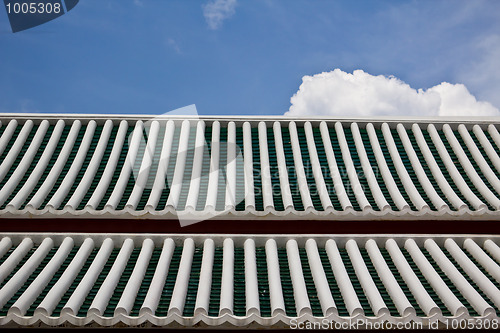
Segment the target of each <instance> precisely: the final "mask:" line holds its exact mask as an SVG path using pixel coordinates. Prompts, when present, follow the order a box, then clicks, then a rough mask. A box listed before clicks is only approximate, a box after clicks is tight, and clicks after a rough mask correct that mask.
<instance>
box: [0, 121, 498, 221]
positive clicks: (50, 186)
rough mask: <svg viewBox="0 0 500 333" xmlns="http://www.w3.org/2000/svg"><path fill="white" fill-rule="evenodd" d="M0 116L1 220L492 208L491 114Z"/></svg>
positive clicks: (421, 213)
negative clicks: (425, 116)
mask: <svg viewBox="0 0 500 333" xmlns="http://www.w3.org/2000/svg"><path fill="white" fill-rule="evenodd" d="M94 118H95V120H94ZM0 120H1V122H2V125H1V127H0V134H1V137H0V214H1V215H3V216H10V217H13V216H15V217H31V216H35V217H56V216H61V217H68V216H80V217H89V216H96V217H120V218H136V217H139V218H161V219H170V218H177V217H181V218H185V219H188V220H193V219H205V218H209V217H213V216H216V217H217V218H219V219H227V218H229V219H237V218H245V219H246V218H255V217H257V216H258V217H262V218H271V219H277V218H283V217H284V216H286V218H290V219H291V218H294V219H331V218H332V217H335V219H374V218H376V219H423V218H425V219H449V218H464V219H471V218H473V219H481V220H485V219H498V216H500V212H499V208H500V180H499V179H500V157H499V155H500V148H499V147H500V134H499V133H498V129H497V127H498V119H496V118H484V119H480V118H474V119H473V118H471V119H458V120H457V119H455V120H453V119H447V118H444V119H443V118H434V119H403V118H401V119H390V118H379V119H362V118H358V119H347V118H345V119H325V118H311V119H301V118H286V117H248V118H247V117H202V118H199V117H196V118H195V117H180V116H174V117H156V116H111V115H110V116H91V115H85V116H84V115H77V116H70V115H64V116H61V115H28V114H15V115H6V116H5V115H4V116H1V117H0Z"/></svg>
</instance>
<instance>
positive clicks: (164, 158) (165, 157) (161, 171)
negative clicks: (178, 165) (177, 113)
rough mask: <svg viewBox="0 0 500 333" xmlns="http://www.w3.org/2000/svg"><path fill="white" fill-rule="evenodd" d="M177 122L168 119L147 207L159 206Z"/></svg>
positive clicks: (151, 208)
mask: <svg viewBox="0 0 500 333" xmlns="http://www.w3.org/2000/svg"><path fill="white" fill-rule="evenodd" d="M174 133H175V123H174V122H173V121H172V120H169V121H167V123H166V124H165V135H164V138H163V146H162V149H161V154H160V161H159V162H158V169H157V170H156V175H155V180H154V183H153V188H152V189H151V194H150V195H149V198H148V201H147V203H146V206H145V207H146V209H149V210H154V209H156V207H157V206H158V203H159V201H160V197H161V194H162V192H163V190H164V189H165V187H166V176H167V170H168V164H169V162H170V158H171V156H172V141H173V139H174Z"/></svg>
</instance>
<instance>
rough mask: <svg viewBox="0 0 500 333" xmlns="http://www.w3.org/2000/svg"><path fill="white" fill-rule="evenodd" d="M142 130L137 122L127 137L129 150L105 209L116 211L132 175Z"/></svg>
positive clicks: (139, 122) (141, 123)
mask: <svg viewBox="0 0 500 333" xmlns="http://www.w3.org/2000/svg"><path fill="white" fill-rule="evenodd" d="M143 130H144V124H143V122H142V121H138V122H137V123H136V124H135V127H134V131H133V133H132V135H131V136H129V138H128V139H129V149H128V152H127V156H126V157H125V162H124V163H123V167H122V169H121V170H120V176H119V177H118V180H117V182H116V185H115V187H114V188H113V192H111V195H110V196H109V199H108V201H107V202H106V204H105V206H104V207H105V208H106V209H116V207H117V206H118V204H119V203H120V200H121V198H122V197H123V192H124V190H125V188H126V186H127V183H128V181H129V178H130V175H131V174H132V168H133V167H134V164H135V160H136V156H137V151H138V150H139V145H140V143H141V139H142V135H143Z"/></svg>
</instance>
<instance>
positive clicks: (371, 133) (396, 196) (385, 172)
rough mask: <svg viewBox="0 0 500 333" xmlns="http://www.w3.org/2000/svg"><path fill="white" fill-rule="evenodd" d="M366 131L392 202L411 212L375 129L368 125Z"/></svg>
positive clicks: (370, 124) (402, 209) (399, 207)
mask: <svg viewBox="0 0 500 333" xmlns="http://www.w3.org/2000/svg"><path fill="white" fill-rule="evenodd" d="M366 131H367V133H368V138H369V139H370V144H371V146H372V149H373V153H374V155H375V159H376V161H377V165H378V168H379V171H380V174H381V175H382V178H383V180H384V182H385V184H386V187H387V190H388V191H389V194H390V195H391V198H392V200H393V201H394V203H395V204H396V206H397V207H398V209H399V210H401V211H404V210H409V209H410V205H408V203H407V202H406V200H405V199H404V198H403V195H402V194H401V192H400V191H399V189H398V186H397V185H396V182H395V181H394V178H393V177H392V174H391V171H390V170H389V167H388V166H387V162H386V160H385V157H384V153H383V152H382V149H381V148H380V143H379V141H378V138H377V133H376V132H375V128H374V127H373V124H372V123H368V124H366Z"/></svg>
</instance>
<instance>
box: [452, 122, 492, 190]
mask: <svg viewBox="0 0 500 333" xmlns="http://www.w3.org/2000/svg"><path fill="white" fill-rule="evenodd" d="M458 132H459V133H460V136H461V137H462V139H463V140H464V141H465V144H466V146H467V148H468V150H469V151H470V153H471V154H472V157H473V159H474V161H475V162H476V164H477V165H478V166H479V168H480V169H481V172H482V173H483V175H484V176H485V177H486V179H487V180H488V182H489V183H490V185H491V186H492V187H493V188H494V189H495V191H496V192H497V193H500V180H499V179H498V177H497V176H496V175H495V173H494V172H493V170H492V168H491V167H490V166H489V164H488V162H486V159H485V158H484V157H483V155H482V154H481V152H480V151H479V149H478V147H477V146H476V144H475V143H474V141H473V140H472V137H471V135H470V133H469V131H467V128H465V125H463V124H462V125H459V126H458ZM497 157H498V156H497ZM494 161H496V160H495V159H494Z"/></svg>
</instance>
